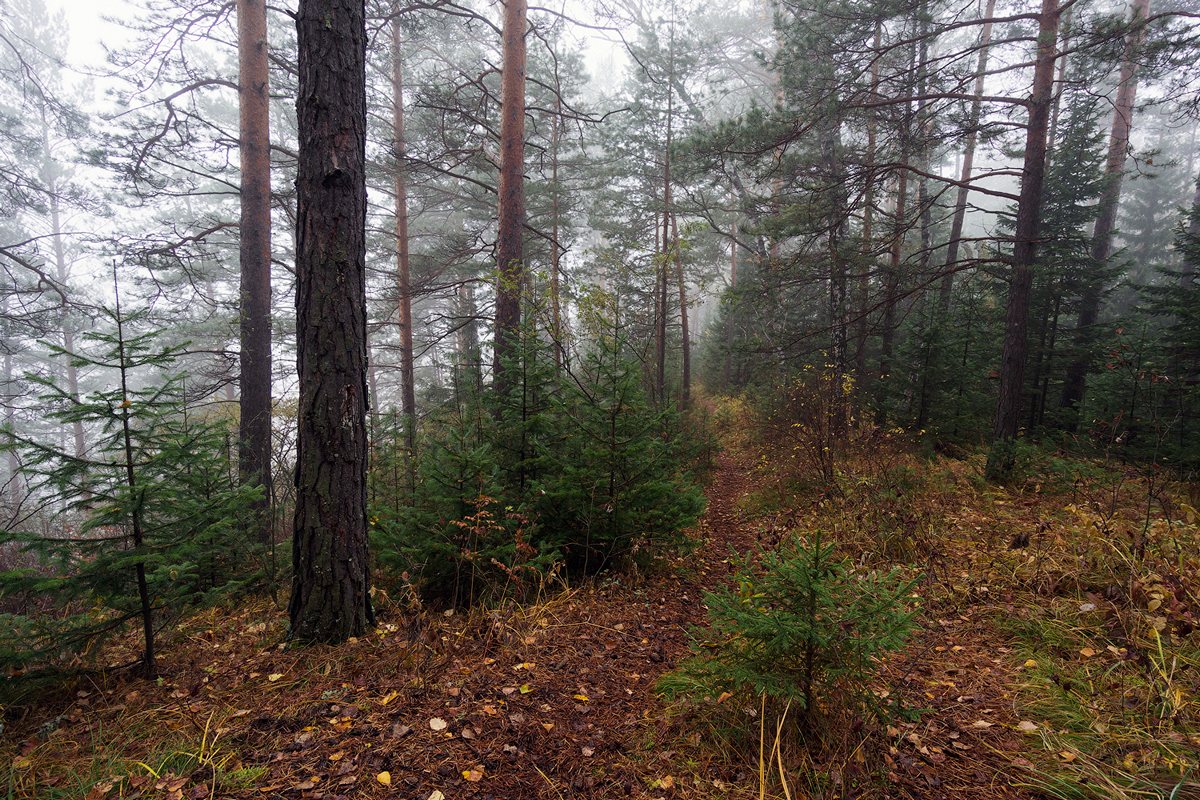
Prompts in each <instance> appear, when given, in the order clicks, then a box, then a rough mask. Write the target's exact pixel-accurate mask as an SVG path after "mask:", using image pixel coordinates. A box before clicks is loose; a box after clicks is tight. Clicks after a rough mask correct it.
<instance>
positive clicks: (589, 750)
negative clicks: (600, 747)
mask: <svg viewBox="0 0 1200 800" xmlns="http://www.w3.org/2000/svg"><path fill="white" fill-rule="evenodd" d="M579 752H580V753H583V755H584V756H586V757H588V758H591V757H592V756H594V755H596V748H594V747H581V748H579Z"/></svg>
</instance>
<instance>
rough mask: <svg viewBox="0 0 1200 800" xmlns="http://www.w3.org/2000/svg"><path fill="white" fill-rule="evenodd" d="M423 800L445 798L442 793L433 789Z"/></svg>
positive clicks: (440, 799)
mask: <svg viewBox="0 0 1200 800" xmlns="http://www.w3.org/2000/svg"><path fill="white" fill-rule="evenodd" d="M425 800H446V795H444V794H442V793H441V792H439V791H438V790H437V789H434V790H433V791H432V792H430V793H429V797H427V798H425Z"/></svg>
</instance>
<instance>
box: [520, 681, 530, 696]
mask: <svg viewBox="0 0 1200 800" xmlns="http://www.w3.org/2000/svg"><path fill="white" fill-rule="evenodd" d="M519 691H520V692H521V694H529V693H530V692H532V691H533V687H532V686H530V685H529V684H528V683H522V684H521V688H520V690H519Z"/></svg>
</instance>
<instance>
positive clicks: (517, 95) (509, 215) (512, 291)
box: [492, 0, 528, 394]
mask: <svg viewBox="0 0 1200 800" xmlns="http://www.w3.org/2000/svg"><path fill="white" fill-rule="evenodd" d="M527 13H528V12H527V3H526V0H506V2H505V4H504V33H503V38H504V65H503V75H502V78H501V101H500V102H501V108H500V187H499V194H500V208H499V231H498V234H497V238H496V261H497V266H498V272H497V277H496V341H495V347H494V352H493V357H494V358H493V364H492V374H493V376H494V377H493V382H494V386H495V388H496V390H497V391H499V392H500V393H502V394H503V393H505V392H507V391H508V390H509V389H510V388H511V386H512V381H511V380H510V377H509V376H508V375H507V374H506V368H507V366H508V362H509V361H510V360H511V359H512V357H513V355H514V354H515V352H516V350H517V345H518V342H519V340H520V330H519V328H520V327H521V288H522V285H523V283H524V281H525V267H524V263H523V262H524V258H525V254H524V237H523V233H524V231H523V228H524V226H525V26H526V16H527Z"/></svg>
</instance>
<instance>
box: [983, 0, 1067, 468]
mask: <svg viewBox="0 0 1200 800" xmlns="http://www.w3.org/2000/svg"><path fill="white" fill-rule="evenodd" d="M1058 19H1059V12H1058V0H1042V8H1041V13H1040V15H1039V18H1038V39H1037V42H1038V45H1037V58H1036V60H1035V62H1034V70H1033V90H1032V92H1031V94H1030V97H1029V102H1028V107H1029V119H1028V122H1027V123H1026V129H1025V162H1024V167H1023V169H1022V179H1021V193H1020V196H1019V199H1018V201H1017V222H1016V231H1015V234H1014V239H1015V241H1014V244H1013V259H1012V276H1011V278H1010V280H1009V287H1008V305H1007V308H1006V310H1005V317H1004V349H1003V352H1002V354H1001V357H1000V391H999V397H998V398H997V402H996V417H995V422H994V425H993V429H992V448H991V451H990V452H989V453H988V463H987V475H988V477H989V478H990V479H992V480H1004V479H1006V478H1007V477H1008V476H1009V475H1010V474H1011V473H1012V468H1013V461H1014V456H1013V450H1012V443H1013V441H1014V440H1015V439H1016V437H1017V427H1018V419H1019V415H1020V413H1021V398H1022V395H1023V393H1024V387H1025V360H1026V356H1027V354H1028V349H1029V343H1028V341H1027V335H1026V334H1027V328H1028V325H1029V299H1030V292H1031V290H1032V288H1033V265H1034V260H1035V258H1036V255H1037V238H1038V227H1039V224H1038V223H1039V219H1038V218H1039V216H1040V215H1041V209H1042V185H1043V183H1044V182H1045V178H1046V135H1047V131H1048V128H1049V125H1050V105H1051V101H1052V99H1053V98H1052V90H1053V88H1054V61H1055V58H1056V57H1057V54H1058Z"/></svg>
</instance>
